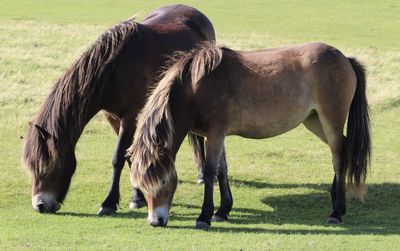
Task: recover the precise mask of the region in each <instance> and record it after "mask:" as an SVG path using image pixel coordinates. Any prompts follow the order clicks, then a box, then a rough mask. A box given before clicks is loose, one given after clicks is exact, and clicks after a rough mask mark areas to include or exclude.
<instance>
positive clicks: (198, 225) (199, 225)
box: [196, 221, 210, 231]
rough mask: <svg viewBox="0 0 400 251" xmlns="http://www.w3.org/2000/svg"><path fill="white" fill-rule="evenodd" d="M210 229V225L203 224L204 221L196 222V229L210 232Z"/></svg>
mask: <svg viewBox="0 0 400 251" xmlns="http://www.w3.org/2000/svg"><path fill="white" fill-rule="evenodd" d="M209 228H210V225H209V224H207V223H205V222H202V221H198V222H196V229H198V230H204V231H208V229H209Z"/></svg>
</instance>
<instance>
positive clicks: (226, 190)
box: [212, 147, 233, 222]
mask: <svg viewBox="0 0 400 251" xmlns="http://www.w3.org/2000/svg"><path fill="white" fill-rule="evenodd" d="M217 178H218V184H219V190H220V194H221V205H220V207H219V209H218V210H217V212H216V213H215V214H214V217H213V219H212V221H214V222H219V221H225V220H228V216H229V212H230V211H231V209H232V205H233V198H232V193H231V189H230V187H229V179H228V164H227V163H226V155H225V147H224V148H223V152H222V154H221V157H220V161H219V167H218V174H217Z"/></svg>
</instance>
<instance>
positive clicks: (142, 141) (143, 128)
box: [129, 43, 371, 229]
mask: <svg viewBox="0 0 400 251" xmlns="http://www.w3.org/2000/svg"><path fill="white" fill-rule="evenodd" d="M365 88H366V81H365V70H364V67H363V66H362V65H361V64H360V63H359V62H358V61H357V60H356V59H354V58H348V57H346V56H344V55H343V54H342V53H341V52H340V51H339V50H337V49H335V48H333V47H331V46H329V45H326V44H322V43H308V44H303V45H298V46H292V47H284V48H276V49H265V50H257V51H249V52H239V51H233V50H230V49H227V48H221V47H218V46H216V45H214V44H211V43H205V44H203V45H202V46H200V47H199V48H198V49H195V50H193V51H191V52H189V53H186V54H184V55H183V56H181V57H179V58H177V59H176V60H175V62H174V63H173V64H172V65H171V66H170V68H169V69H168V70H167V71H166V72H165V73H164V78H163V79H162V80H161V81H160V82H159V84H158V85H157V87H156V89H155V90H154V92H153V93H152V95H151V97H150V99H149V101H148V103H147V104H146V105H145V108H144V110H143V113H142V114H141V115H140V116H139V121H138V130H137V132H136V138H135V139H134V142H133V145H132V146H131V147H130V149H129V151H130V153H131V154H132V156H131V161H132V168H131V180H132V182H133V184H134V185H135V186H137V187H139V188H140V189H142V191H144V192H145V194H146V195H147V199H148V205H149V206H148V210H149V221H150V222H151V223H154V222H159V223H160V224H158V225H165V224H166V222H167V221H168V209H169V208H170V206H171V201H172V197H173V194H174V192H175V189H176V182H177V178H176V172H175V168H174V159H175V155H176V152H177V151H178V149H179V147H180V145H181V143H182V141H183V139H184V137H185V135H186V134H187V133H188V132H194V133H196V134H198V135H201V136H204V137H206V138H207V142H206V163H205V169H204V185H205V191H204V202H203V206H202V210H201V214H200V216H199V217H198V219H197V223H196V228H199V229H208V228H209V226H210V225H211V217H212V215H213V210H214V204H213V186H214V177H215V175H216V174H217V170H218V174H219V172H220V171H221V170H219V169H218V164H219V162H220V161H221V156H222V159H224V155H223V150H224V147H223V146H224V138H225V136H227V135H240V136H242V137H246V138H253V139H262V138H269V137H273V136H276V135H279V134H282V133H285V132H287V131H289V130H292V129H294V128H295V127H297V126H298V125H299V124H301V123H302V124H304V125H305V127H306V128H307V129H309V130H310V131H311V132H312V133H314V134H315V135H316V136H317V137H319V138H320V139H321V140H322V141H323V142H325V143H326V144H327V145H328V146H329V148H330V151H331V154H332V163H333V169H334V178H333V183H332V187H331V197H332V206H333V212H332V213H331V214H330V215H329V218H328V223H331V224H336V223H340V222H341V221H342V216H343V215H344V214H345V213H346V201H345V184H346V181H347V183H348V185H352V186H353V188H354V189H355V191H357V192H358V195H359V196H360V197H361V196H362V189H363V185H364V183H365V179H366V174H367V166H368V165H369V159H370V152H371V140H370V129H369V127H370V126H369V116H368V104H367V99H366V93H365ZM346 119H347V121H348V123H347V136H344V134H343V131H344V126H345V123H346ZM225 191H226V190H225ZM161 223H162V224H161ZM153 225H157V224H153Z"/></svg>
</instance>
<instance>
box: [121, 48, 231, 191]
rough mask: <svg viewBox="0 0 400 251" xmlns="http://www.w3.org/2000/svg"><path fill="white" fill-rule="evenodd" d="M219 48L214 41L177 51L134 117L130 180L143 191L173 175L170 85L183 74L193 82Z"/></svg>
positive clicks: (216, 60) (210, 66) (216, 59)
mask: <svg viewBox="0 0 400 251" xmlns="http://www.w3.org/2000/svg"><path fill="white" fill-rule="evenodd" d="M222 52H223V51H222V48H221V47H219V46H216V45H215V44H214V43H210V42H204V43H202V44H201V45H200V46H199V47H198V48H196V49H194V50H192V51H189V52H187V53H179V54H178V55H177V56H176V57H175V58H173V59H172V60H171V61H170V64H169V65H170V66H169V67H167V69H168V70H166V71H165V72H164V73H163V78H162V80H161V81H160V82H159V83H158V84H156V88H155V89H154V91H153V93H152V95H151V96H150V97H149V99H148V101H147V103H146V105H145V107H144V108H143V110H142V111H141V114H140V115H139V117H138V127H137V131H136V134H135V139H134V142H133V144H132V146H131V147H130V148H129V149H128V155H131V161H132V175H131V178H132V182H133V184H134V185H135V186H138V187H139V186H140V188H141V189H142V190H143V192H145V193H147V194H150V195H156V194H157V193H158V192H159V189H160V188H161V185H162V180H166V179H169V178H170V177H171V176H173V175H176V174H175V168H174V164H173V160H171V159H169V158H170V157H169V156H170V154H169V151H170V150H171V146H172V143H173V134H174V128H173V119H172V117H171V114H170V107H169V97H170V93H171V90H172V87H173V86H174V85H175V84H176V83H177V82H181V81H182V78H186V77H187V76H190V81H191V83H192V84H193V85H195V84H196V83H197V82H198V81H199V80H200V79H201V78H202V77H203V76H204V75H206V74H207V73H208V72H210V71H212V70H214V69H215V68H216V67H217V66H218V65H219V64H220V62H221V60H222ZM186 73H187V76H186ZM184 75H185V76H184Z"/></svg>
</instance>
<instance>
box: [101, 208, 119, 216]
mask: <svg viewBox="0 0 400 251" xmlns="http://www.w3.org/2000/svg"><path fill="white" fill-rule="evenodd" d="M116 211H117V210H114V209H112V208H109V207H101V208H100V210H99V211H98V212H97V215H99V216H103V215H113V214H115V212H116Z"/></svg>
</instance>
